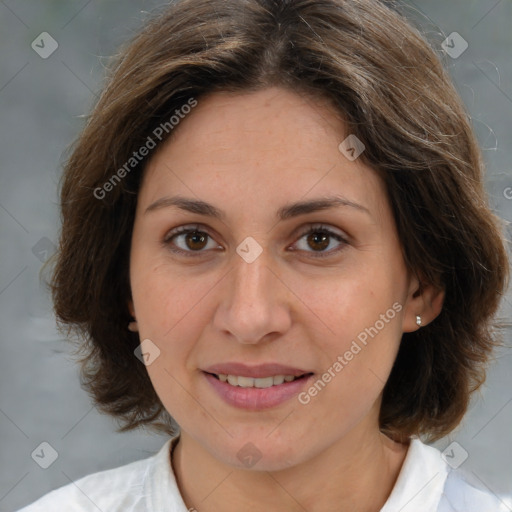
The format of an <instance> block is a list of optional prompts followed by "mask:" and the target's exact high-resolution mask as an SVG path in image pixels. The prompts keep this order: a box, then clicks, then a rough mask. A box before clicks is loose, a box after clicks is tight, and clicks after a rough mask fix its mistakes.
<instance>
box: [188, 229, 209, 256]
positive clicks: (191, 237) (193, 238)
mask: <svg viewBox="0 0 512 512" xmlns="http://www.w3.org/2000/svg"><path fill="white" fill-rule="evenodd" d="M207 239H208V235H207V234H206V233H203V232H201V231H192V232H190V233H187V234H186V235H185V244H186V245H187V247H188V248H189V249H192V250H193V251H198V250H201V249H204V247H205V246H206V242H207Z"/></svg>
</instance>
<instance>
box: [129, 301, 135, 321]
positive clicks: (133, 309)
mask: <svg viewBox="0 0 512 512" xmlns="http://www.w3.org/2000/svg"><path fill="white" fill-rule="evenodd" d="M128 311H129V312H130V315H132V317H133V318H135V308H134V307H133V300H132V299H130V300H129V301H128Z"/></svg>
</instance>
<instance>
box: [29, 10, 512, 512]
mask: <svg viewBox="0 0 512 512" xmlns="http://www.w3.org/2000/svg"><path fill="white" fill-rule="evenodd" d="M482 169H483V165H482V160H481V155H480V152H479V149H478V146H477V143H476V140H475V137H474V134H473V132H472V130H471V126H470V124H469V122H468V119H467V116H466V114H465V112H464V109H463V106H462V105H461V102H460V99H459V98H458V96H457V94H456V93H455V92H454V89H453V86H452V85H451V84H450V82H449V80H448V78H447V76H446V74H445V72H444V71H443V68H442V65H441V63H440V61H439V59H438V58H437V56H436V55H435V54H434V53H433V51H432V50H431V49H430V47H429V46H428V44H427V43H426V42H425V41H424V40H423V39H422V37H421V36H420V35H419V34H418V33H417V32H416V31H415V30H414V29H413V28H412V27H411V26H410V25H409V24H408V23H407V22H406V21H405V20H404V19H403V18H402V17H401V16H400V15H399V14H398V13H396V12H395V11H394V10H392V9H390V8H389V7H387V6H386V5H385V4H384V3H383V2H380V1H377V0H361V1H358V2H350V1H346V0H314V1H313V0H296V1H277V0H244V1H241V0H182V1H177V2H173V3H172V4H171V5H169V7H168V8H167V9H166V11H165V12H163V13H162V14H161V15H160V16H158V17H157V18H155V19H154V20H153V21H152V22H151V23H149V24H148V26H147V27H146V28H145V29H144V31H143V32H141V33H140V34H139V35H138V36H137V38H136V39H135V40H134V41H133V42H132V43H131V44H130V45H129V46H128V47H127V48H126V49H125V51H124V53H123V54H122V56H121V58H120V60H119V63H118V65H117V67H116V69H115V71H114V73H113V75H112V77H111V79H110V82H109V84H108V86H107V88H106V90H105V91H104V94H103V95H102V97H101V99H100V100H99V102H98V105H97V106H96V108H95V110H94V112H93V113H92V116H91V118H90V120H89V122H88V124H87V126H86V127H85V129H84V131H83V133H82V134H81V136H80V138H79V140H78V142H77V145H76V147H75V149H74V152H73V154H72V156H71V158H70V159H69V161H68V163H67V165H66V169H65V175H64V181H63V186H62V192H61V194H62V195H61V199H62V215H63V226H62V234H61V245H60V251H59V254H58V259H57V261H56V267H55V273H54V277H53V283H52V284H53V297H54V302H55V309H56V313H57V316H58V318H59V320H60V321H61V322H62V324H63V325H66V326H68V327H70V329H71V330H72V331H74V332H75V333H78V334H79V335H80V339H81V340H82V344H81V345H79V347H80V349H81V351H82V354H83V357H82V359H81V363H82V374H83V377H84V384H85V386H86V387H87V389H88V390H89V392H90V393H91V395H92V396H93V397H94V398H95V400H96V403H97V404H98V406H99V407H100V408H101V409H102V410H103V411H106V412H108V413H110V414H112V415H114V416H115V417H116V418H118V419H119V420H120V421H121V423H122V425H121V428H120V430H129V429H133V428H136V427H139V426H148V427H150V428H154V429H157V430H160V431H162V430H163V431H165V432H167V433H168V434H169V435H170V436H171V437H170V439H169V440H168V441H167V442H166V443H165V445H164V446H163V447H162V449H161V450H160V452H159V453H158V454H157V455H155V456H154V457H151V458H149V459H146V460H142V461H137V462H134V463H132V464H129V465H127V466H123V467H120V468H116V469H113V470H109V471H107V472H102V473H97V474H94V475H90V476H88V477H85V478H83V479H81V480H79V481H78V482H76V483H73V484H70V485H68V486H65V487H63V488H61V489H58V490H56V491H53V492H52V493H50V494H48V495H47V496H45V497H43V498H42V499H41V500H39V501H37V502H36V503H34V504H33V505H31V506H28V507H26V508H25V509H23V510H24V511H25V512H36V511H39V510H60V509H64V508H65V509H66V510H67V509H72V510H80V511H85V510H98V509H99V510H104V511H107V510H108V511H109V512H112V511H121V510H122V511H133V512H136V511H137V512H139V511H161V510H169V511H171V510H172V511H180V512H184V511H186V510H198V511H199V512H209V511H217V510H224V511H227V512H230V511H234V510H255V509H258V510H259V509H261V510H267V511H271V512H273V511H283V510H287V511H288V510H289V511H303V510H307V511H309V512H315V511H328V510H332V511H342V510H357V511H361V512H377V511H381V512H395V511H398V510H400V511H413V510H414V511H415V512H427V511H428V512H434V511H438V512H447V511H453V510H456V511H460V512H472V511H474V512H476V511H478V512H481V511H482V510H485V511H501V510H506V508H505V506H504V505H503V504H502V503H501V501H500V500H499V499H498V498H496V497H495V496H493V495H492V494H490V493H489V492H488V491H486V490H484V489H481V488H479V487H478V485H476V484H474V483H473V482H470V481H469V480H468V477H467V475H465V474H463V473H462V471H461V470H454V469H452V467H453V466H455V464H448V463H447V462H446V461H445V460H447V459H446V456H445V457H444V458H443V457H441V454H440V452H439V451H437V450H436V449H434V448H432V447H429V446H427V445H426V444H424V442H422V440H420V438H421V439H423V441H425V442H426V441H432V440H436V439H439V438H441V437H442V436H445V435H446V434H448V433H449V432H450V431H452V430H453V429H454V428H455V427H456V426H457V425H458V424H459V423H460V421H461V419H462V417H463V415H464V413H465V411H466V410H467V407H468V402H469V397H470V394H471V393H472V391H474V390H475V389H477V388H478V387H479V386H480V385H481V383H482V382H483V380H484V378H485V363H486V362H487V360H488V357H489V355H490V353H491V350H492V348H493V347H494V346H495V345H496V343H497V340H496V339H495V338H494V334H493V331H492V322H493V317H494V314H495V313H496V311H497V308H498V306H499V301H500V298H501V296H502V294H503V293H504V290H505V289H506V284H507V277H508V274H507V268H508V263H507V258H506V253H505V249H504V246H503V241H502V238H501V235H500V231H499V225H498V220H497V219H496V218H495V217H494V216H493V214H492V213H491V212H490V211H489V209H488V207H487V205H486V195H485V191H484V188H483V177H482ZM176 424H177V426H176ZM455 448H456V450H457V447H455ZM459 448H461V447H459ZM450 456H451V455H450ZM453 457H457V458H460V457H461V453H460V452H454V453H453Z"/></svg>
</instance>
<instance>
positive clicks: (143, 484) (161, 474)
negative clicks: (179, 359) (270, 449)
mask: <svg viewBox="0 0 512 512" xmlns="http://www.w3.org/2000/svg"><path fill="white" fill-rule="evenodd" d="M177 440H178V437H174V438H170V439H169V440H167V441H166V442H165V444H164V446H163V447H162V448H161V449H160V451H159V452H158V453H157V454H155V455H153V456H152V457H149V458H147V459H143V460H139V461H136V462H132V463H130V464H126V465H124V466H120V467H118V468H114V469H109V470H106V471H100V472H98V473H94V474H91V475H88V476H85V477H83V478H81V479H80V480H77V481H76V482H74V483H71V484H68V485H65V486H63V487H61V488H59V489H57V490H55V491H52V492H50V493H48V494H46V495H45V496H43V497H42V498H40V499H39V500H37V501H36V502H34V503H32V504H31V505H28V506H27V507H25V508H23V509H21V510H19V511H18V512H98V511H102V512H188V511H189V509H187V506H186V505H185V503H184V502H183V499H182V497H181V494H180V491H179V489H178V486H177V484H176V478H175V476H174V472H173V469H172V465H171V457H170V453H171V449H172V448H173V447H174V446H175V445H176V442H177ZM190 510H194V509H190ZM510 510H511V509H510V508H509V507H508V506H507V505H506V504H505V503H504V502H503V501H502V500H501V499H498V498H497V497H496V496H494V495H493V494H491V493H489V491H484V490H482V489H481V488H478V487H477V486H475V485H473V484H471V483H469V480H468V479H467V477H466V476H465V475H464V473H462V472H461V471H460V470H453V469H451V467H450V466H448V464H447V463H446V462H445V461H444V460H443V458H442V457H441V453H440V452H439V450H437V449H436V448H434V447H431V446H428V445H426V444H423V443H422V442H421V441H420V440H419V439H418V438H416V437H413V438H412V439H411V442H410V445H409V448H408V451H407V455H406V458H405V460H404V463H403V465H402V468H401V470H400V474H399V476H398V479H397V481H396V483H395V486H394V488H393V491H392V493H391V495H390V496H389V498H388V500H387V501H386V503H385V505H384V507H383V508H382V509H381V510H380V512H510Z"/></svg>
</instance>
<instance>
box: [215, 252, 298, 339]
mask: <svg viewBox="0 0 512 512" xmlns="http://www.w3.org/2000/svg"><path fill="white" fill-rule="evenodd" d="M233 260H234V264H233V268H232V270H231V272H229V274H228V276H226V279H224V280H223V281H224V283H223V287H222V289H221V300H220V303H219V305H218V308H217V310H216V312H215V317H214V327H215V328H216V329H217V330H219V331H222V332H223V333H224V334H228V335H230V336H231V337H232V338H233V339H235V340H236V341H238V342H239V343H243V344H258V343H262V342H268V341H271V340H274V339H276V338H278V337H279V336H280V335H282V334H284V333H285V332H286V331H287V330H288V329H289V328H290V325H291V314H290V304H289V302H288V297H290V296H291V293H290V291H289V290H288V288H287V287H286V284H285V283H284V282H283V280H282V279H281V278H280V276H279V271H278V269H277V265H275V264H273V262H272V261H271V257H270V256H269V255H268V253H267V252H266V251H265V250H264V251H263V252H262V253H261V254H260V255H259V256H258V257H257V258H256V260H254V261H253V262H252V263H248V262H247V261H245V260H244V259H243V258H242V257H240V256H239V255H238V254H234V255H233Z"/></svg>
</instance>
